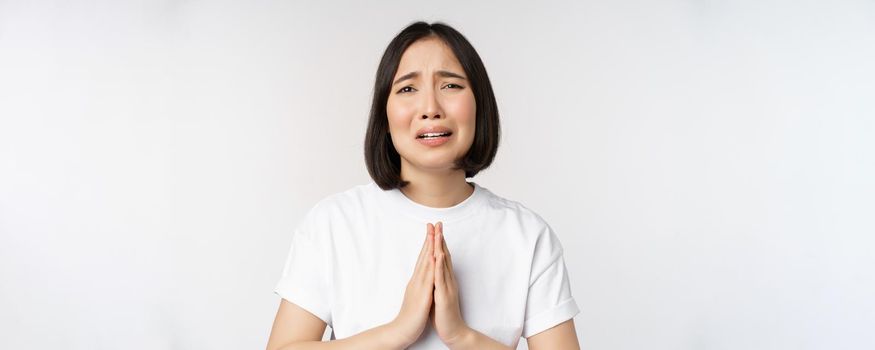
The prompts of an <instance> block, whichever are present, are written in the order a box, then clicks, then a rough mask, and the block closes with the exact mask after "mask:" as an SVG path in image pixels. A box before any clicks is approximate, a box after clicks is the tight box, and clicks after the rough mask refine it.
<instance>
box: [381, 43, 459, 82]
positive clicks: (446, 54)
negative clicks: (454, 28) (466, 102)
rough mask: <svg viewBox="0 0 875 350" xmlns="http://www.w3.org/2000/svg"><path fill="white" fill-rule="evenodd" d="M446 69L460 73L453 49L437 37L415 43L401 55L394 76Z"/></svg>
mask: <svg viewBox="0 0 875 350" xmlns="http://www.w3.org/2000/svg"><path fill="white" fill-rule="evenodd" d="M438 69H446V70H452V71H456V72H460V73H461V71H462V65H461V63H459V60H458V59H457V58H456V55H455V54H453V49H451V48H450V47H449V46H447V44H446V43H444V41H443V40H441V39H440V38H438V37H433V36H432V37H426V38H422V39H419V40H417V41H415V42H414V43H413V44H410V46H408V47H407V50H405V51H404V54H402V55H401V61H400V62H399V63H398V70H397V71H396V73H395V75H396V76H398V75H400V74H405V73H408V72H411V71H418V70H438Z"/></svg>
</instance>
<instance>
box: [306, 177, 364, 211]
mask: <svg viewBox="0 0 875 350" xmlns="http://www.w3.org/2000/svg"><path fill="white" fill-rule="evenodd" d="M377 189H379V187H377V185H376V184H375V183H374V182H368V183H363V184H358V185H354V186H352V187H350V188H347V189H345V190H342V191H337V192H333V193H330V194H328V195H326V196H324V197H322V198H321V199H319V200H318V201H316V203H315V204H313V206H311V207H310V209H309V211H308V213H307V217H308V218H315V217H318V216H325V215H331V214H338V213H339V214H343V213H350V212H355V211H358V210H360V209H361V208H362V207H363V206H367V205H369V204H371V202H373V201H374V200H375V198H374V197H375V194H376V193H377V192H376V190H377Z"/></svg>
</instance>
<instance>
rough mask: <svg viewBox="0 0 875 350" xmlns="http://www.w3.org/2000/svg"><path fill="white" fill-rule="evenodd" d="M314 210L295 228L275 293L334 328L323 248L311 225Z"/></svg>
mask: <svg viewBox="0 0 875 350" xmlns="http://www.w3.org/2000/svg"><path fill="white" fill-rule="evenodd" d="M311 214H312V211H311V212H310V213H308V215H307V216H306V217H305V218H304V220H303V221H302V222H301V223H300V224H299V225H298V227H297V228H295V231H294V233H293V235H292V244H291V247H290V248H289V254H288V256H287V257H286V261H285V266H284V267H283V272H282V276H281V277H280V280H279V282H277V285H276V288H275V289H274V293H276V294H277V295H279V296H280V297H282V298H283V299H286V300H288V301H290V302H292V303H294V304H295V305H298V306H300V307H301V308H303V309H304V310H307V311H308V312H310V313H311V314H313V315H315V316H316V317H319V318H320V319H321V320H322V321H324V322H325V323H326V324H328V325H329V326H330V325H331V307H330V305H331V304H330V300H329V297H330V295H331V293H329V290H328V283H327V281H328V276H327V274H326V273H325V270H326V268H325V265H324V264H325V263H326V262H327V259H325V258H324V253H323V252H324V251H325V248H326V247H324V246H321V245H320V242H324V240H319V238H320V237H318V236H316V235H317V234H319V232H317V231H318V230H316V229H314V225H312V215H311Z"/></svg>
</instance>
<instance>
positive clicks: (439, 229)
mask: <svg viewBox="0 0 875 350" xmlns="http://www.w3.org/2000/svg"><path fill="white" fill-rule="evenodd" d="M443 226H444V224H443V223H442V222H440V221H438V223H437V225H435V226H434V240H435V249H437V251H439V252H441V253H446V252H445V251H444V245H443V243H441V241H442V240H443V238H444V229H443ZM435 256H436V255H435Z"/></svg>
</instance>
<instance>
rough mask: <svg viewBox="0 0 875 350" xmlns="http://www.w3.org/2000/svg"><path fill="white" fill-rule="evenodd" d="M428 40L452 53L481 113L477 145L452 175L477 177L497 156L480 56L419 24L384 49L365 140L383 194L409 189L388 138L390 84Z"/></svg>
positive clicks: (448, 30) (494, 108)
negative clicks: (406, 56)
mask: <svg viewBox="0 0 875 350" xmlns="http://www.w3.org/2000/svg"><path fill="white" fill-rule="evenodd" d="M430 36H437V37H438V38H440V39H441V40H443V42H444V43H445V44H447V46H449V47H450V48H451V49H452V50H453V53H454V54H455V55H456V59H458V60H459V63H460V64H461V65H462V69H464V70H465V75H466V76H467V77H468V84H469V85H470V86H471V90H472V91H473V93H474V101H475V105H476V110H477V112H476V118H475V130H474V141H473V143H472V144H471V148H470V149H469V150H468V153H466V154H465V156H464V157H461V158H460V159H458V160H457V161H456V164H455V166H454V169H464V170H465V177H466V178H468V177H473V176H474V175H477V173H478V172H480V171H481V170H483V169H486V168H487V167H489V165H490V164H492V160H493V159H494V158H495V153H496V152H498V142H499V138H500V134H501V130H500V129H501V128H500V125H499V123H498V105H497V103H496V102H495V94H494V93H493V92H492V84H490V83H489V76H488V75H487V74H486V67H484V66H483V61H481V60H480V55H478V54H477V51H475V50H474V47H473V46H471V43H469V42H468V39H465V37H464V36H463V35H462V34H461V33H459V32H458V31H456V30H455V29H453V28H452V27H450V26H448V25H446V24H444V23H441V22H434V23H432V24H428V23H425V22H421V21H420V22H415V23H413V24H411V25H409V26H407V28H404V30H402V31H401V32H400V33H398V35H396V36H395V38H394V39H392V41H391V42H390V43H389V46H388V47H386V51H385V52H384V53H383V58H382V59H381V60H380V65H379V67H378V68H377V76H376V81H375V82H374V98H373V101H372V102H371V112H370V117H369V118H368V129H367V133H366V134H365V163H366V164H367V167H368V173H370V175H371V178H373V179H374V182H376V184H377V185H378V186H380V188H382V189H383V190H389V189H393V188H401V187H404V186H406V185H407V184H408V183H409V182H408V181H404V180H402V179H401V156H400V155H399V154H398V151H397V150H396V149H395V146H394V145H393V144H392V138H391V136H390V135H389V120H388V115H387V114H386V103H387V102H388V100H389V93H390V89H391V88H392V78H393V77H394V76H395V73H396V71H397V70H398V65H399V63H400V62H401V55H402V54H403V53H404V51H405V50H406V49H407V48H408V47H409V46H410V45H411V44H413V43H414V42H416V41H417V40H419V39H422V38H426V37H430Z"/></svg>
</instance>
